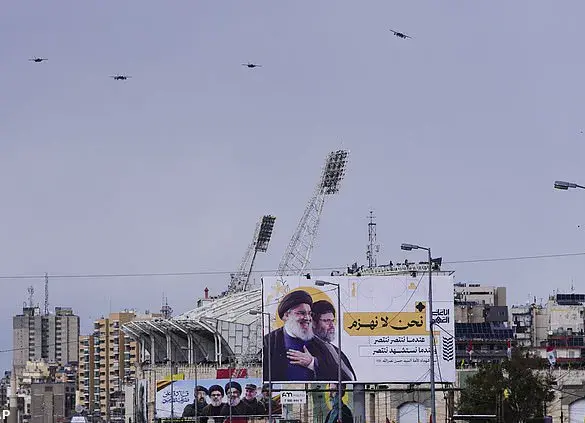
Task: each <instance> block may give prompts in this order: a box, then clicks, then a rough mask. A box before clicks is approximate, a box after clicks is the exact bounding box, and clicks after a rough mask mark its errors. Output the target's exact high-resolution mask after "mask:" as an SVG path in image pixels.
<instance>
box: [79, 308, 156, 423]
mask: <svg viewBox="0 0 585 423" xmlns="http://www.w3.org/2000/svg"><path fill="white" fill-rule="evenodd" d="M155 317H157V318H159V317H160V315H158V314H150V313H147V314H142V315H141V314H137V313H136V312H134V311H125V312H120V313H111V314H110V315H109V316H108V317H104V318H102V319H99V320H97V321H95V322H94V331H93V333H92V334H91V335H88V336H80V337H79V370H78V386H77V388H78V404H79V405H81V406H82V407H83V408H84V409H85V410H86V411H87V412H88V414H90V415H93V416H99V417H101V418H102V419H104V420H106V421H122V420H123V419H124V414H125V409H124V386H125V385H126V384H129V383H134V381H135V379H136V363H137V362H138V361H139V360H140V354H139V351H138V348H137V343H136V341H135V340H133V339H132V338H130V337H129V336H127V335H126V334H125V333H124V331H122V325H124V324H126V323H129V322H131V321H134V320H150V319H152V318H155Z"/></svg>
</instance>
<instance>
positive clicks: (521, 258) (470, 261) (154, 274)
mask: <svg viewBox="0 0 585 423" xmlns="http://www.w3.org/2000/svg"><path fill="white" fill-rule="evenodd" d="M579 256H585V252H577V253H560V254H541V255H533V256H509V257H490V258H480V259H468V260H454V261H444V262H443V264H473V263H494V262H502V261H525V260H542V259H552V258H567V257H579ZM346 267H347V266H346V265H340V266H328V267H315V268H312V271H325V270H327V271H331V270H339V269H345V268H346ZM235 272H236V270H199V271H192V272H160V273H157V272H145V273H72V274H51V278H53V279H55V278H58V279H98V278H101V279H105V278H146V277H165V276H166V277H183V276H210V275H229V274H231V273H235ZM275 272H276V269H265V270H254V271H253V272H252V273H255V274H274V273H275ZM44 277H45V275H44V274H42V275H0V280H1V279H43V278H44Z"/></svg>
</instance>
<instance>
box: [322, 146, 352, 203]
mask: <svg viewBox="0 0 585 423" xmlns="http://www.w3.org/2000/svg"><path fill="white" fill-rule="evenodd" d="M348 155H349V151H347V150H337V151H333V152H331V153H329V156H327V161H326V162H325V168H324V169H323V176H322V177H321V193H323V194H326V195H329V194H335V193H337V192H338V191H339V183H340V182H341V180H342V179H343V177H344V176H345V168H346V164H347V157H348Z"/></svg>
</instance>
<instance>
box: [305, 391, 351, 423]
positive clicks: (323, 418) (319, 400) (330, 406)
mask: <svg viewBox="0 0 585 423" xmlns="http://www.w3.org/2000/svg"><path fill="white" fill-rule="evenodd" d="M349 388H350V385H345V386H343V387H342V394H343V397H342V398H343V399H342V408H343V411H342V413H343V416H342V421H353V392H352V391H351V390H349ZM311 389H312V390H313V392H311V394H312V397H313V422H314V423H322V422H331V421H334V422H337V417H338V414H339V413H338V410H337V407H338V406H337V395H338V391H337V384H336V383H331V384H327V385H320V384H314V385H311ZM343 419H345V420H343Z"/></svg>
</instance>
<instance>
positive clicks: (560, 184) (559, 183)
mask: <svg viewBox="0 0 585 423" xmlns="http://www.w3.org/2000/svg"><path fill="white" fill-rule="evenodd" d="M555 188H556V189H562V190H565V191H566V190H568V189H569V188H581V189H585V187H584V186H582V185H579V184H576V183H574V182H566V181H555Z"/></svg>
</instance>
